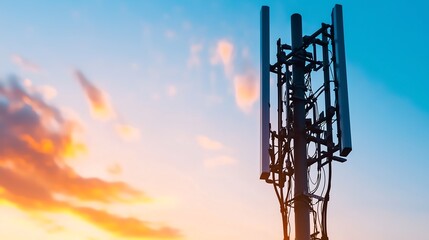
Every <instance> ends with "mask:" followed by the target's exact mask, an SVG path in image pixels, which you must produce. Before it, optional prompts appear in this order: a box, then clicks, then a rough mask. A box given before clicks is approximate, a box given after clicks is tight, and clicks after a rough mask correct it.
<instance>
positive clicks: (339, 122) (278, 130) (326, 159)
mask: <svg viewBox="0 0 429 240" xmlns="http://www.w3.org/2000/svg"><path fill="white" fill-rule="evenodd" d="M331 17H332V18H331V19H332V22H331V23H330V24H327V23H322V24H321V27H320V29H318V30H317V31H315V32H314V33H313V34H311V35H305V36H303V34H302V19H301V15H299V14H293V15H292V16H291V42H292V44H291V45H288V44H285V43H283V42H282V40H281V39H278V40H277V42H276V62H275V63H274V64H270V30H269V7H267V6H263V7H262V8H261V79H260V80H261V144H260V146H261V172H260V179H263V180H265V181H266V182H267V183H269V184H272V185H273V186H274V190H275V194H276V196H277V198H278V200H279V203H280V212H281V216H282V222H283V235H284V240H289V239H290V236H291V233H292V232H294V234H295V239H296V240H317V239H321V240H328V239H329V238H328V227H327V211H328V201H329V193H330V190H331V179H332V162H333V161H337V162H345V161H346V159H345V158H344V157H346V156H347V155H348V154H349V153H350V152H351V150H352V142H351V133H350V116H349V101H348V92H347V91H348V90H347V73H346V61H345V60H346V57H345V46H344V32H343V13H342V6H341V5H335V7H334V8H333V10H332V16H331ZM320 70H321V71H320ZM270 74H273V75H274V76H276V77H275V79H276V84H277V102H276V103H274V104H273V105H272V106H275V105H277V117H276V119H275V120H274V121H273V122H270ZM331 96H332V97H331ZM292 209H293V212H292ZM292 216H293V217H294V221H291V219H292ZM292 225H293V226H294V230H293V229H292Z"/></svg>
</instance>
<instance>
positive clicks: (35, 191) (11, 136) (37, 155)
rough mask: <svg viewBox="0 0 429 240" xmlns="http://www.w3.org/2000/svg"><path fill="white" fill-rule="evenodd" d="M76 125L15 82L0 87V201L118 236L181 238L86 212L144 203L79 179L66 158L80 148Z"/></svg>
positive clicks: (124, 188)
mask: <svg viewBox="0 0 429 240" xmlns="http://www.w3.org/2000/svg"><path fill="white" fill-rule="evenodd" d="M76 129H78V126H77V123H75V122H73V121H71V120H69V119H66V118H65V117H64V115H63V114H62V113H61V111H59V110H58V108H56V107H54V106H52V105H50V104H48V103H47V102H45V100H44V99H43V98H42V97H41V95H37V94H35V93H32V92H30V91H28V89H26V88H25V87H24V86H22V85H21V84H20V83H19V81H18V80H17V79H16V78H11V79H9V81H8V82H7V83H3V82H0V136H2V137H1V138H0V199H2V202H8V203H9V204H12V205H14V206H15V207H17V208H19V209H21V210H23V211H25V212H28V213H39V214H43V213H49V212H54V213H64V214H70V213H72V214H74V215H76V216H78V217H80V218H82V219H83V220H85V221H87V222H89V223H91V224H93V225H95V226H97V227H99V228H101V229H103V230H105V231H107V232H109V233H111V234H113V235H116V236H118V237H134V238H166V239H175V238H179V237H180V232H179V231H178V230H176V229H173V228H170V227H166V226H159V225H157V224H154V223H152V222H148V221H142V220H140V219H137V218H132V217H124V216H119V215H116V214H113V213H110V212H108V211H106V210H100V209H97V208H93V207H87V206H86V205H87V203H98V204H104V205H105V204H120V203H126V202H128V201H148V200H149V198H148V197H147V196H146V195H145V194H144V193H143V192H141V191H139V190H137V189H134V188H132V187H131V186H129V185H128V184H126V183H124V182H108V181H105V180H103V179H99V178H94V177H82V176H81V175H79V174H78V173H77V172H75V171H74V170H73V169H72V168H71V167H70V166H69V165H68V164H67V159H69V158H70V157H73V156H75V155H76V154H78V153H79V152H81V151H82V150H83V149H84V148H85V145H83V144H82V143H79V142H78V141H77V138H76V134H75V133H76Z"/></svg>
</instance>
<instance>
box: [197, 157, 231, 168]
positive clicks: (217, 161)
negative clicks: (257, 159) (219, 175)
mask: <svg viewBox="0 0 429 240" xmlns="http://www.w3.org/2000/svg"><path fill="white" fill-rule="evenodd" d="M234 164H237V160H236V159H235V158H232V157H230V156H227V155H222V156H217V157H212V158H207V159H205V160H204V166H205V167H207V168H216V167H221V166H228V165H234Z"/></svg>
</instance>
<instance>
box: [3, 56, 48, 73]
mask: <svg viewBox="0 0 429 240" xmlns="http://www.w3.org/2000/svg"><path fill="white" fill-rule="evenodd" d="M10 58H11V60H12V62H13V63H15V64H16V65H17V66H18V67H20V68H21V69H22V70H24V71H29V72H34V73H37V72H40V71H41V68H40V66H39V65H37V64H35V63H34V62H31V61H30V60H28V59H25V58H23V57H22V56H20V55H18V54H13V55H12V56H11V57H10Z"/></svg>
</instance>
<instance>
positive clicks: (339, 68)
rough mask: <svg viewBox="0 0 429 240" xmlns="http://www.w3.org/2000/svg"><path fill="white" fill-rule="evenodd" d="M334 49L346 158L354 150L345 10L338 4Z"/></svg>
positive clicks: (339, 123) (333, 15) (333, 17)
mask: <svg viewBox="0 0 429 240" xmlns="http://www.w3.org/2000/svg"><path fill="white" fill-rule="evenodd" d="M332 27H333V35H334V41H333V43H332V44H333V49H334V54H335V63H334V68H335V78H336V80H337V83H338V95H337V102H338V108H339V109H338V114H339V116H337V118H338V128H339V129H338V131H339V138H340V139H339V143H340V155H341V156H343V157H345V156H347V155H348V154H349V153H350V152H351V150H352V139H351V132H350V113H349V97H348V90H347V72H346V53H345V45H344V28H343V10H342V6H341V5H339V4H337V5H335V7H334V8H333V10H332Z"/></svg>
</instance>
